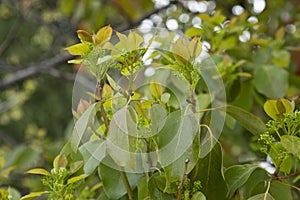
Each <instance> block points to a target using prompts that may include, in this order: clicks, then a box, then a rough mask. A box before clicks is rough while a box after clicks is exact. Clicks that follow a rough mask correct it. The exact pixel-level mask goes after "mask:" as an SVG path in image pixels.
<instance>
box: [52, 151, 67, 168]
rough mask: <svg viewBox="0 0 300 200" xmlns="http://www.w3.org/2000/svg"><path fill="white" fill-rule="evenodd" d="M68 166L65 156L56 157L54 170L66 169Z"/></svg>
mask: <svg viewBox="0 0 300 200" xmlns="http://www.w3.org/2000/svg"><path fill="white" fill-rule="evenodd" d="M67 165H68V160H67V158H66V156H65V155H64V154H59V155H58V156H56V158H55V159H54V161H53V168H55V169H59V168H62V167H63V168H66V167H67Z"/></svg>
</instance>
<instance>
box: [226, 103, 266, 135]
mask: <svg viewBox="0 0 300 200" xmlns="http://www.w3.org/2000/svg"><path fill="white" fill-rule="evenodd" d="M226 112H227V113H228V114H229V115H231V116H232V117H233V118H235V119H236V120H237V121H238V122H240V124H241V125H242V126H243V127H244V128H245V129H247V130H248V131H249V132H251V133H253V134H254V135H259V134H261V133H264V132H266V131H267V127H266V125H265V123H264V122H263V121H262V120H261V119H260V118H258V117H257V116H255V115H253V114H252V113H250V112H247V111H245V110H243V109H241V108H239V107H236V106H232V105H230V106H227V107H226Z"/></svg>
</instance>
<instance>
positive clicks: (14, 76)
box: [0, 53, 73, 90]
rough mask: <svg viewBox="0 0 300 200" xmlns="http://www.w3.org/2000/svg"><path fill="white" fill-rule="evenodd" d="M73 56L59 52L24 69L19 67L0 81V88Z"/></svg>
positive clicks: (44, 70) (52, 66) (11, 84)
mask: <svg viewBox="0 0 300 200" xmlns="http://www.w3.org/2000/svg"><path fill="white" fill-rule="evenodd" d="M72 58H73V56H72V55H70V54H67V53H63V54H59V55H57V56H55V57H53V58H50V59H47V60H44V61H41V62H40V63H37V64H34V65H31V66H29V67H26V68H24V69H21V70H19V71H17V72H15V73H14V74H12V76H11V77H10V78H7V79H4V80H1V81H0V90H1V89H6V88H9V87H12V86H13V85H15V84H16V83H19V82H22V81H24V80H26V79H28V78H31V77H33V76H35V75H37V74H40V73H44V72H47V70H49V69H50V68H54V67H56V66H57V65H59V64H61V63H65V62H66V61H67V60H70V59H72Z"/></svg>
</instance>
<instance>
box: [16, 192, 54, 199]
mask: <svg viewBox="0 0 300 200" xmlns="http://www.w3.org/2000/svg"><path fill="white" fill-rule="evenodd" d="M43 194H49V192H48V191H42V192H32V193H30V194H28V195H26V196H23V197H22V198H21V199H20V200H30V199H34V198H36V197H39V196H42V195H43Z"/></svg>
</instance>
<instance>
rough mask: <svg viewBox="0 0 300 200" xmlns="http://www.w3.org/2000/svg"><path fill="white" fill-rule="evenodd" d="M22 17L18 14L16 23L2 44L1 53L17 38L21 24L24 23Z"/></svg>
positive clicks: (0, 46)
mask: <svg viewBox="0 0 300 200" xmlns="http://www.w3.org/2000/svg"><path fill="white" fill-rule="evenodd" d="M21 19H22V18H21V17H20V16H18V18H17V19H16V21H15V23H14V24H13V25H12V27H11V29H10V30H9V32H8V33H7V36H6V38H5V39H4V41H3V42H2V44H1V45H0V55H1V54H2V53H3V52H4V51H5V50H6V49H7V47H9V45H10V44H11V42H12V41H13V40H14V39H15V37H16V34H17V32H18V29H19V28H20V24H21V23H22V22H21Z"/></svg>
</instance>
